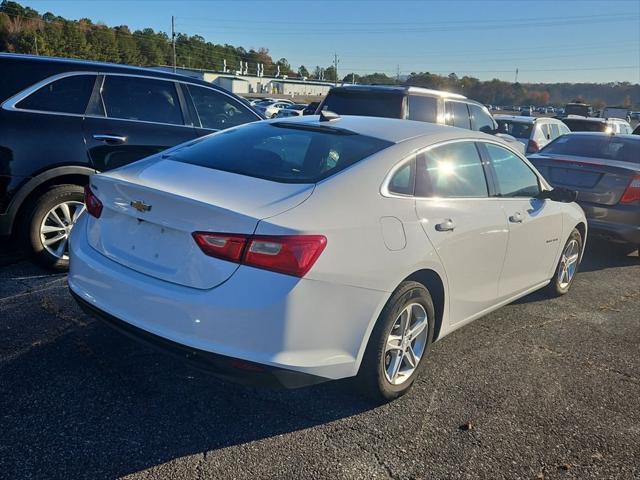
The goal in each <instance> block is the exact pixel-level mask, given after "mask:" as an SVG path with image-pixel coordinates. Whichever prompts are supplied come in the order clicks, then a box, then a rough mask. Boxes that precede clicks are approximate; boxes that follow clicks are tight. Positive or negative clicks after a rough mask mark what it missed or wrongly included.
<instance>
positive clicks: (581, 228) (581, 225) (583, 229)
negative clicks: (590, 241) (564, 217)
mask: <svg viewBox="0 0 640 480" xmlns="http://www.w3.org/2000/svg"><path fill="white" fill-rule="evenodd" d="M573 228H575V229H576V230H578V232H580V236H581V237H582V252H580V260H582V255H583V253H584V247H585V244H586V235H587V226H586V225H585V224H584V222H578V224H577V225H576V226H575V227H573ZM571 231H573V229H572V230H571Z"/></svg>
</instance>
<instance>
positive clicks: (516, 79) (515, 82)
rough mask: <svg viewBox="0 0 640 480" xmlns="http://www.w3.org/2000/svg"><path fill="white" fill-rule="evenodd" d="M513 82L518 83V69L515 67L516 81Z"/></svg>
mask: <svg viewBox="0 0 640 480" xmlns="http://www.w3.org/2000/svg"><path fill="white" fill-rule="evenodd" d="M515 83H518V69H517V68H516V81H515Z"/></svg>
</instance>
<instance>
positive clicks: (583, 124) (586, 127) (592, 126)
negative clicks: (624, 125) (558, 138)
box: [562, 118, 607, 132]
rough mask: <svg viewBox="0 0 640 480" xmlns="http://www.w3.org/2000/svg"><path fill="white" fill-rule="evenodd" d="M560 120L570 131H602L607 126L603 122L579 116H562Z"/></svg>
mask: <svg viewBox="0 0 640 480" xmlns="http://www.w3.org/2000/svg"><path fill="white" fill-rule="evenodd" d="M562 121H563V122H564V123H565V125H566V126H567V127H569V130H571V131H572V132H604V131H605V130H606V128H607V124H606V123H605V122H594V121H591V120H582V119H580V118H563V119H562Z"/></svg>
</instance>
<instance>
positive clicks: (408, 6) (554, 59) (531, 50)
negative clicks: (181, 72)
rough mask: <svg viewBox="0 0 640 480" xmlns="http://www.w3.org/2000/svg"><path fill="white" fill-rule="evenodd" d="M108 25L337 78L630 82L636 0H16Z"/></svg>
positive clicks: (635, 54) (636, 57) (633, 78)
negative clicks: (328, 70)
mask: <svg viewBox="0 0 640 480" xmlns="http://www.w3.org/2000/svg"><path fill="white" fill-rule="evenodd" d="M20 3H21V4H23V5H28V6H31V7H32V8H35V9H36V10H38V11H40V13H44V12H46V11H51V12H52V13H54V14H56V15H61V16H64V17H67V18H72V19H78V18H81V17H88V18H91V19H92V20H93V21H96V22H97V21H101V22H104V23H106V24H107V25H109V26H115V25H122V24H125V25H128V26H129V27H130V28H132V29H138V28H144V27H152V28H154V29H156V30H163V31H167V32H168V31H169V30H170V26H171V15H175V17H176V29H177V31H179V32H183V33H187V34H190V35H193V34H199V35H202V36H203V37H204V38H205V39H207V40H209V41H212V42H215V43H228V44H231V45H235V46H243V47H245V48H247V49H249V48H259V47H266V48H268V49H269V51H270V53H271V55H272V56H273V58H274V59H278V58H280V57H285V58H287V59H288V60H289V62H290V63H291V65H292V66H293V67H294V68H297V67H298V66H299V65H302V64H304V65H305V66H306V67H307V68H308V69H309V70H311V69H312V68H314V67H315V66H316V65H320V66H328V65H330V64H331V63H332V61H333V53H334V52H336V53H337V54H338V57H339V59H340V63H339V65H338V70H339V74H340V76H343V75H345V74H347V73H349V72H352V71H355V72H356V73H370V72H374V71H378V72H384V73H387V74H388V75H395V74H396V71H397V70H398V69H399V70H400V73H401V74H402V75H406V74H408V73H410V72H414V71H430V72H435V73H442V74H447V73H450V72H455V73H457V74H458V75H459V76H462V75H464V74H469V75H472V76H475V77H478V78H481V79H490V78H501V79H504V80H513V79H514V78H515V70H516V68H518V69H519V77H518V78H519V80H520V81H521V82H538V81H540V82H556V81H567V82H579V81H586V82H590V81H592V82H608V81H630V82H633V83H640V0H502V1H500V0H486V1H485V0H448V1H428V0H422V1H420V0H396V1H391V0H325V1H315V0H308V1H303V0H228V1H226V0H223V1H206V0H200V1H198V0H195V1H193V0H182V1H181V0H173V1H164V0H160V1H158V0H137V1H136V0H133V1H132V0H108V1H103V0H92V1H89V0H85V1H82V0H55V1H48V0H22V1H21V2H20Z"/></svg>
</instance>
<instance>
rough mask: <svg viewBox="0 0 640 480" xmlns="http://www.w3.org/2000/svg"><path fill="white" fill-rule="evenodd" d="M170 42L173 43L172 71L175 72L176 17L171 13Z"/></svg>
mask: <svg viewBox="0 0 640 480" xmlns="http://www.w3.org/2000/svg"><path fill="white" fill-rule="evenodd" d="M171 43H172V44H173V73H176V18H175V17H174V16H173V15H171Z"/></svg>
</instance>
